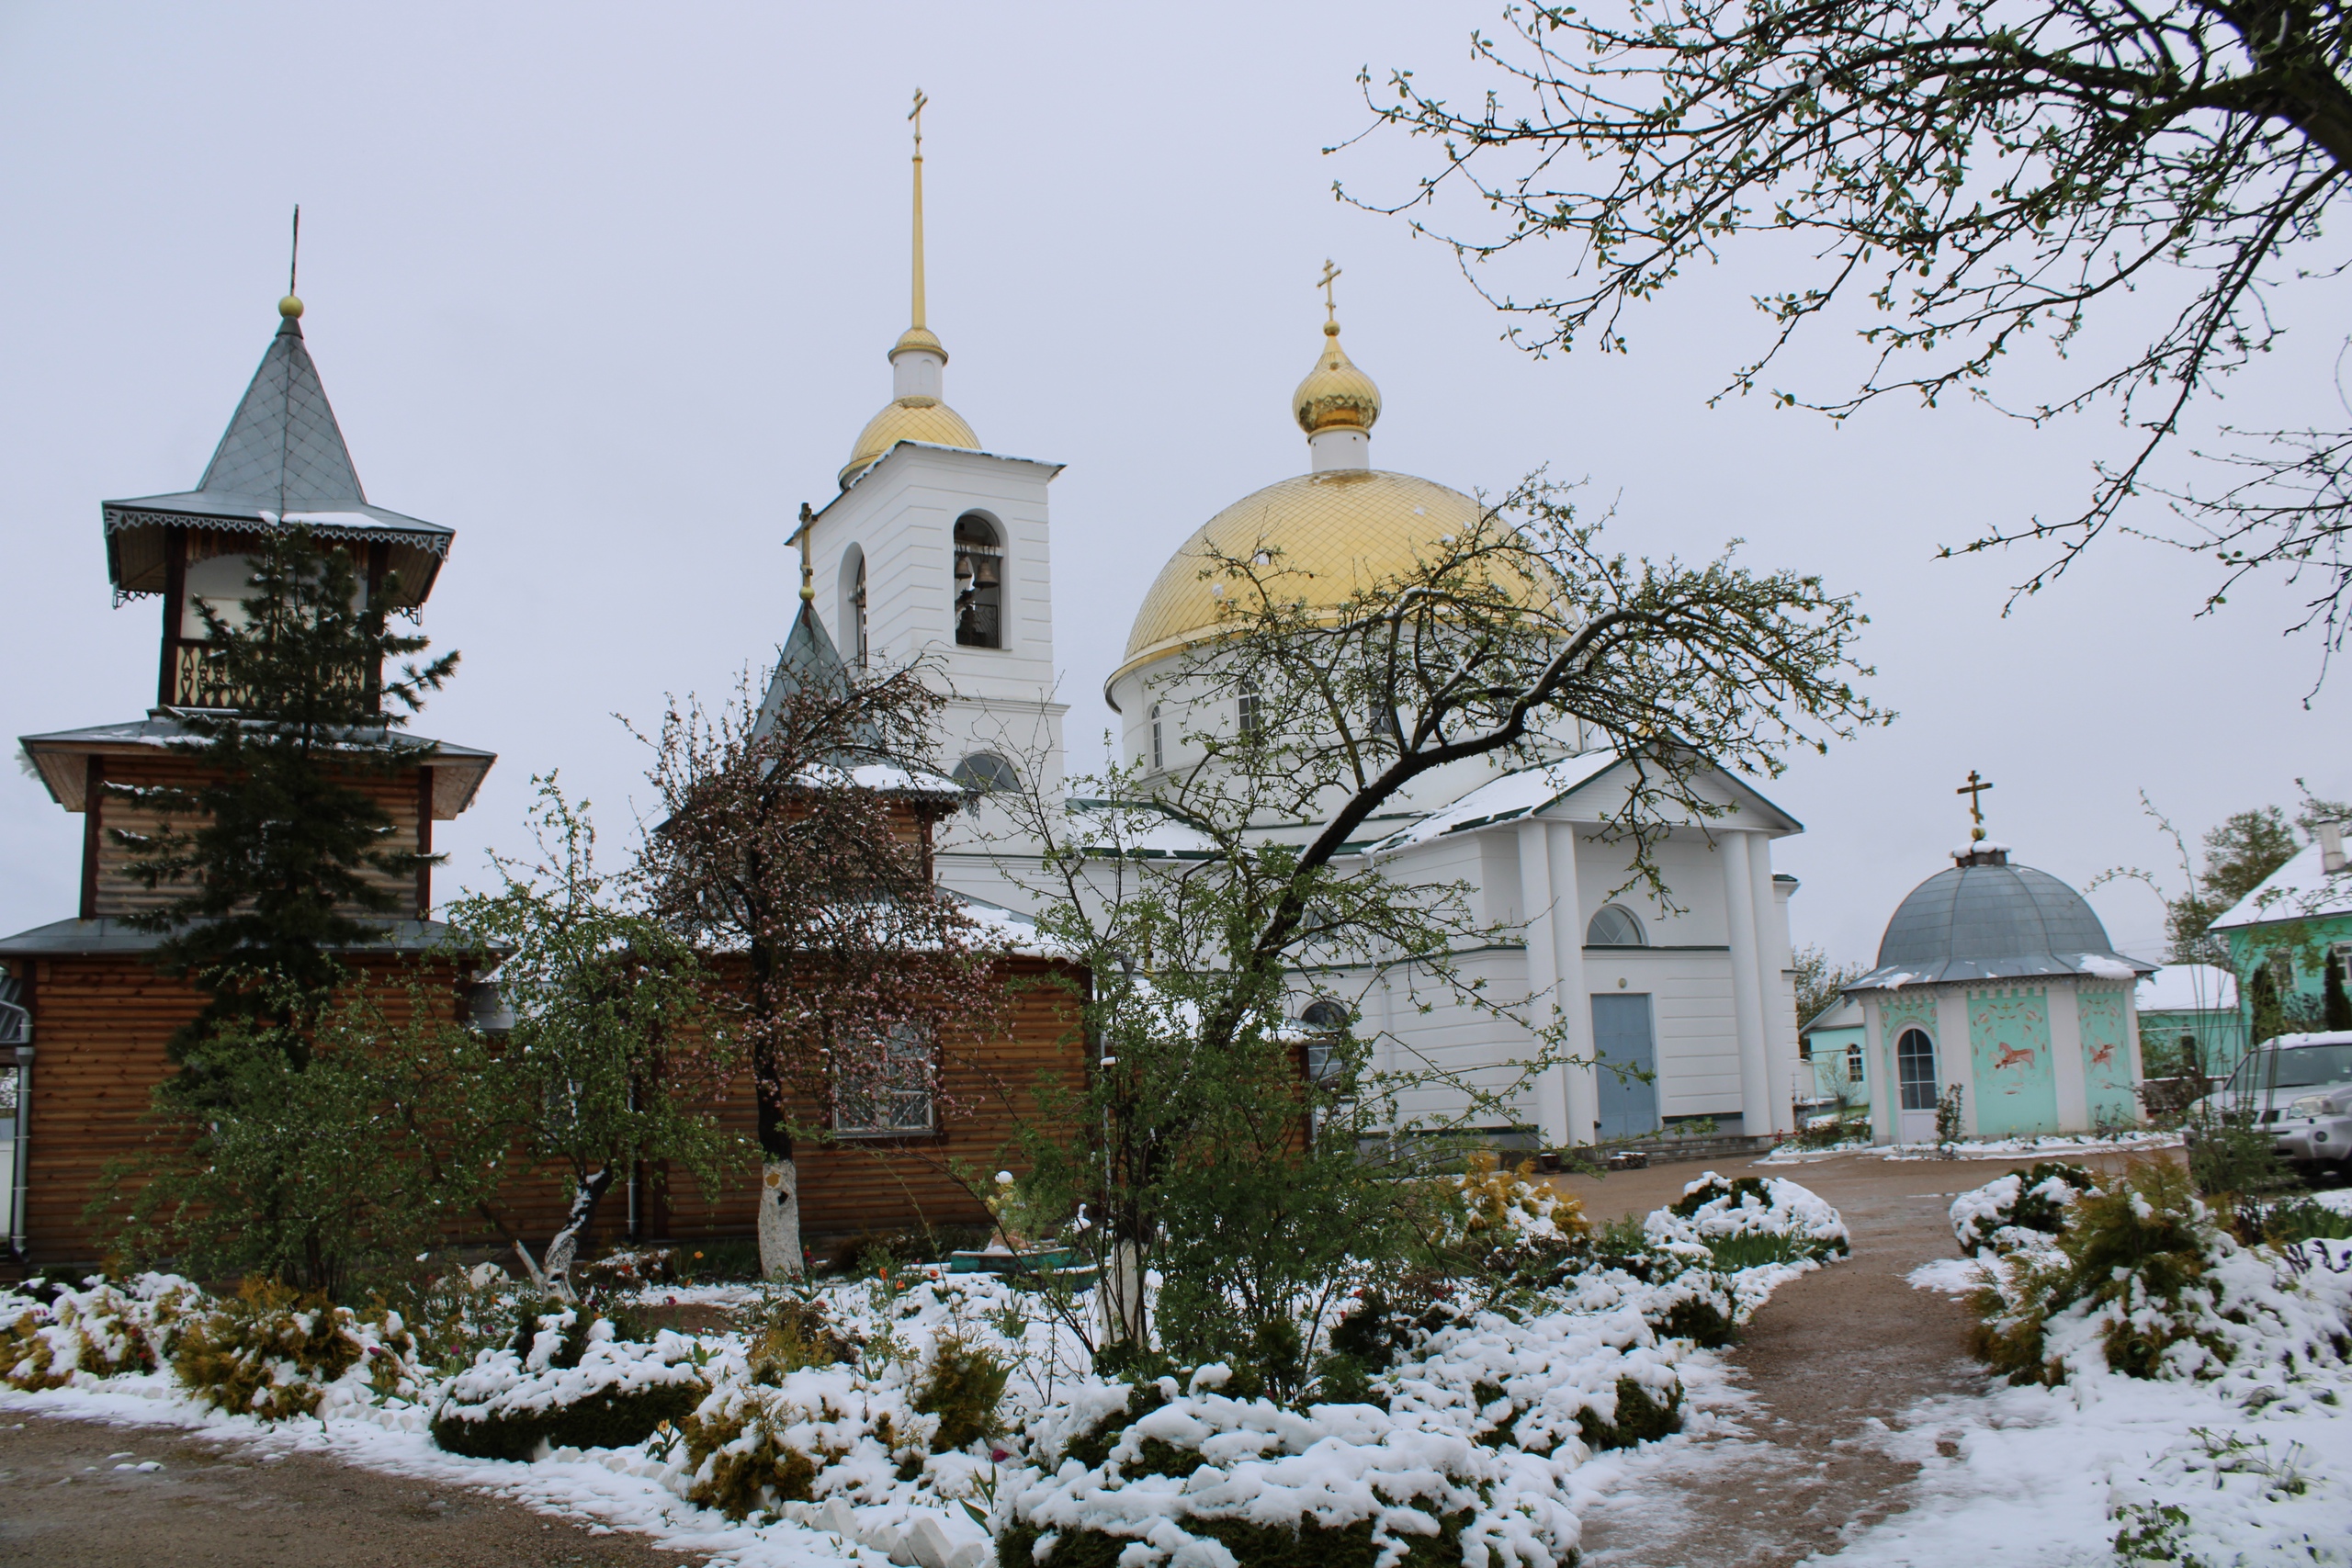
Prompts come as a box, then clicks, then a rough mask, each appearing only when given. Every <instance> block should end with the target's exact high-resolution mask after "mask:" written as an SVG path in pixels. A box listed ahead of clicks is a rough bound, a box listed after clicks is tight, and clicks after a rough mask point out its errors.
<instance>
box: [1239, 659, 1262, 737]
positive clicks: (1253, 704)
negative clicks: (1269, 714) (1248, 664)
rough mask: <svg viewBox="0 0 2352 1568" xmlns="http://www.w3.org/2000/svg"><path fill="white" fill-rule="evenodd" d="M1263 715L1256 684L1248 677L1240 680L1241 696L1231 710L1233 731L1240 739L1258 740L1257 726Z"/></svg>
mask: <svg viewBox="0 0 2352 1568" xmlns="http://www.w3.org/2000/svg"><path fill="white" fill-rule="evenodd" d="M1263 714H1264V707H1263V699H1262V698H1261V697H1260V695H1259V694H1258V682H1257V681H1256V680H1255V679H1254V678H1253V677H1250V676H1248V675H1245V676H1243V677H1242V678H1241V694H1240V696H1239V698H1238V700H1237V701H1236V702H1235V704H1234V708H1233V719H1234V729H1235V732H1236V733H1238V735H1239V736H1240V737H1241V739H1244V740H1255V739H1258V725H1259V721H1260V719H1261V717H1262V716H1263Z"/></svg>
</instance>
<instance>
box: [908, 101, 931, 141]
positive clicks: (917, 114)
mask: <svg viewBox="0 0 2352 1568" xmlns="http://www.w3.org/2000/svg"><path fill="white" fill-rule="evenodd" d="M929 102H931V100H930V99H929V98H926V97H924V96H922V88H921V87H917V88H916V89H915V107H912V108H910V109H909V110H908V111H907V118H909V119H910V120H913V121H914V122H915V156H916V157H918V158H920V157H922V107H923V105H925V104H927V103H929Z"/></svg>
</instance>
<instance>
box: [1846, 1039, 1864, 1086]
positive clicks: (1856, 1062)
mask: <svg viewBox="0 0 2352 1568" xmlns="http://www.w3.org/2000/svg"><path fill="white" fill-rule="evenodd" d="M1846 1081H1847V1082H1848V1083H1860V1082H1861V1081H1862V1048H1861V1047H1860V1045H1849V1046H1847V1047H1846Z"/></svg>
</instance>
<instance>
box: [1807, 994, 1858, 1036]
mask: <svg viewBox="0 0 2352 1568" xmlns="http://www.w3.org/2000/svg"><path fill="white" fill-rule="evenodd" d="M1861 1027H1862V1004H1861V1003H1860V1002H1858V1001H1856V1000H1855V999H1854V998H1851V997H1840V998H1838V999H1837V1000H1836V1001H1834V1002H1831V1003H1830V1004H1829V1005H1828V1006H1827V1007H1826V1008H1823V1009H1822V1010H1820V1012H1818V1013H1816V1014H1815V1015H1814V1016H1813V1017H1812V1018H1810V1019H1808V1020H1807V1021H1805V1025H1804V1028H1803V1029H1801V1030H1799V1031H1798V1033H1800V1034H1811V1033H1812V1032H1814V1031H1815V1030H1817V1029H1860V1028H1861Z"/></svg>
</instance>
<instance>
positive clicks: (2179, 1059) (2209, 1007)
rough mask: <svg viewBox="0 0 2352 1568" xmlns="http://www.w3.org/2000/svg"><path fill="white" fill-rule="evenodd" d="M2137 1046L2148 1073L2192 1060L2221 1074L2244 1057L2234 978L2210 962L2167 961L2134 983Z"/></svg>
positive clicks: (2180, 1066)
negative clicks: (2137, 991)
mask: <svg viewBox="0 0 2352 1568" xmlns="http://www.w3.org/2000/svg"><path fill="white" fill-rule="evenodd" d="M2139 1002H2140V1050H2141V1055H2142V1056H2143V1060H2145V1061H2146V1062H2147V1063H2148V1067H2149V1070H2150V1071H2151V1072H2157V1073H2161V1072H2162V1071H2164V1070H2165V1069H2163V1068H2160V1067H2157V1066H2154V1063H2155V1062H2156V1061H2164V1062H2167V1063H2171V1064H2173V1065H2174V1070H2180V1069H2183V1068H2187V1067H2188V1066H2189V1065H2190V1064H2192V1063H2194V1064H2196V1065H2197V1066H2200V1067H2201V1068H2202V1069H2203V1071H2204V1073H2205V1075H2206V1076H2207V1077H2227V1076H2228V1074H2229V1071H2230V1069H2231V1068H2233V1067H2234V1066H2237V1065H2238V1058H2240V1057H2241V1056H2244V1055H2245V1049H2246V1044H2247V1041H2246V1021H2245V1013H2244V1012H2243V1011H2241V1010H2239V1008H2238V981H2237V976H2234V975H2233V974H2231V973H2230V972H2229V971H2228V970H2226V969H2224V968H2222V967H2221V966H2220V965H2219V964H2165V966H2164V967H2163V968H2161V969H2159V970H2157V971H2156V972H2155V973H2154V974H2153V975H2151V976H2148V977H2147V978H2146V979H2144V980H2142V981H2141V982H2140V996H2139Z"/></svg>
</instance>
